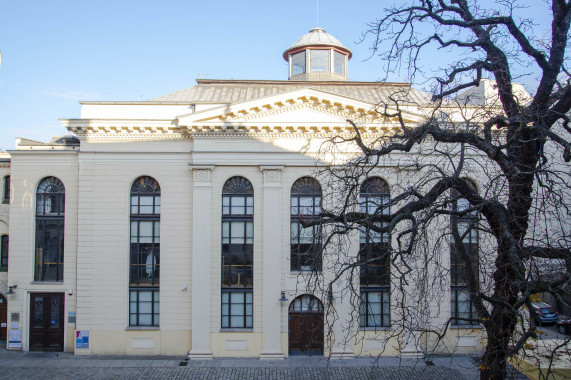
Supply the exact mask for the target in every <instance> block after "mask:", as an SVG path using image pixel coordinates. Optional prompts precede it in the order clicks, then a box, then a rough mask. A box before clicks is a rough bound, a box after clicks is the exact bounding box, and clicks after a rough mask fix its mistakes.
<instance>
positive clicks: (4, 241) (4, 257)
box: [0, 235, 8, 269]
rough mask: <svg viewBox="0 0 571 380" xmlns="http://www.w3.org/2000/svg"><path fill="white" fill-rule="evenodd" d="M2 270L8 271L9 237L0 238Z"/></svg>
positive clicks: (0, 266) (0, 265)
mask: <svg viewBox="0 0 571 380" xmlns="http://www.w3.org/2000/svg"><path fill="white" fill-rule="evenodd" d="M0 269H8V235H2V236H1V237H0Z"/></svg>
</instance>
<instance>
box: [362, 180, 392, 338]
mask: <svg viewBox="0 0 571 380" xmlns="http://www.w3.org/2000/svg"><path fill="white" fill-rule="evenodd" d="M389 202H390V192H389V186H388V184H387V183H386V182H385V181H384V180H382V179H381V178H378V177H371V178H368V179H366V180H365V181H364V182H363V184H362V185H361V191H360V194H359V204H360V209H361V212H362V213H365V214H367V215H368V216H369V217H370V216H374V215H388V214H390V209H389V206H388V204H389ZM373 226H378V227H382V226H383V224H382V222H375V223H374V224H373ZM389 239H390V236H389V234H388V233H386V232H383V233H380V232H377V231H375V230H374V229H372V228H370V227H363V228H362V229H361V232H360V244H359V260H360V264H361V273H360V283H361V307H360V321H359V323H360V326H361V327H385V326H390V324H391V311H390V293H391V292H390V253H389V247H390V242H389Z"/></svg>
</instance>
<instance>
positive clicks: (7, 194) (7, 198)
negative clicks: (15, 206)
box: [2, 175, 11, 204]
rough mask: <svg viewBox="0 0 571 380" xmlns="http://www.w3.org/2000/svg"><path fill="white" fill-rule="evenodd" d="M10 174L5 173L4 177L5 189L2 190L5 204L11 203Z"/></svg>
mask: <svg viewBox="0 0 571 380" xmlns="http://www.w3.org/2000/svg"><path fill="white" fill-rule="evenodd" d="M10 178H11V177H10V175H5V176H4V178H2V184H3V186H4V188H3V191H2V203H3V204H9V203H10V183H11V182H10V181H11V179H10Z"/></svg>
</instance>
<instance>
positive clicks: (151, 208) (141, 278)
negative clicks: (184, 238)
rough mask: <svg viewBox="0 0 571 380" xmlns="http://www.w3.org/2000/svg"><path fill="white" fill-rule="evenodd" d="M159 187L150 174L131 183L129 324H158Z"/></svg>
mask: <svg viewBox="0 0 571 380" xmlns="http://www.w3.org/2000/svg"><path fill="white" fill-rule="evenodd" d="M160 214H161V187H160V186H159V183H158V182H157V181H156V180H155V179H154V178H152V177H148V176H145V177H139V178H137V179H136V180H135V182H134V183H133V186H131V254H130V271H129V272H130V275H129V325H130V326H158V325H159V266H160V257H161V256H160V252H161V251H160V236H161V235H160V233H161V228H160V223H161V222H160Z"/></svg>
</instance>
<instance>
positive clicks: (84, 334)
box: [75, 331, 89, 349]
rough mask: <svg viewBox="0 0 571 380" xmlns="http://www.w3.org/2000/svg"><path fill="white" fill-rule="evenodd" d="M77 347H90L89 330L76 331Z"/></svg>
mask: <svg viewBox="0 0 571 380" xmlns="http://www.w3.org/2000/svg"><path fill="white" fill-rule="evenodd" d="M75 348H76V349H77V348H89V331H76V332H75Z"/></svg>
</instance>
